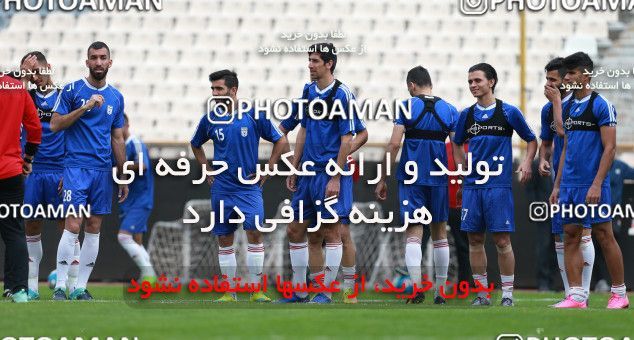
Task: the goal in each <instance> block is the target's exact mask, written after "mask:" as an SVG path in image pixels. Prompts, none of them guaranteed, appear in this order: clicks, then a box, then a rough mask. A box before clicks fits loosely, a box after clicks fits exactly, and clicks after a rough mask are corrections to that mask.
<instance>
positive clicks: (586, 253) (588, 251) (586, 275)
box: [581, 227, 594, 296]
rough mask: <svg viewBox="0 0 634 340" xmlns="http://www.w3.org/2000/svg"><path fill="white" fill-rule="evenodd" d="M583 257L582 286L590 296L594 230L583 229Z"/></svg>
mask: <svg viewBox="0 0 634 340" xmlns="http://www.w3.org/2000/svg"><path fill="white" fill-rule="evenodd" d="M581 256H582V257H583V269H582V270H581V286H582V287H583V290H585V291H586V292H587V293H588V296H589V295H590V282H591V281H592V268H594V243H593V242H592V228H585V227H584V228H583V232H582V234H581Z"/></svg>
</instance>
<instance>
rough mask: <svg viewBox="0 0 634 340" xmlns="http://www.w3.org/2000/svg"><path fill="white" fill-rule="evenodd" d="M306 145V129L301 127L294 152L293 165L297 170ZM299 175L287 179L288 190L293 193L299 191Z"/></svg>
mask: <svg viewBox="0 0 634 340" xmlns="http://www.w3.org/2000/svg"><path fill="white" fill-rule="evenodd" d="M305 143H306V128H305V127H303V126H301V127H300V128H299V132H298V133H297V138H295V150H294V152H293V159H292V164H293V167H294V168H295V169H299V163H300V162H301V160H302V154H303V153H304V144H305ZM296 185H297V175H290V176H288V177H287V178H286V188H287V189H288V190H290V191H292V192H295V191H296V190H297V186H296Z"/></svg>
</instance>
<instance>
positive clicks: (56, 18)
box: [42, 12, 105, 31]
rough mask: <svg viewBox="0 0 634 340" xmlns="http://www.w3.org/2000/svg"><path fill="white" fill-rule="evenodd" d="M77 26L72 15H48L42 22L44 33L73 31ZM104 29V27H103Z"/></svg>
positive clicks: (62, 13)
mask: <svg viewBox="0 0 634 340" xmlns="http://www.w3.org/2000/svg"><path fill="white" fill-rule="evenodd" d="M76 24H77V20H76V18H75V16H74V15H72V14H68V13H64V12H61V13H49V14H48V15H47V16H46V17H45V20H44V26H43V27H42V29H43V30H44V31H55V30H60V29H62V30H64V31H73V30H75V26H76ZM104 28H105V26H104Z"/></svg>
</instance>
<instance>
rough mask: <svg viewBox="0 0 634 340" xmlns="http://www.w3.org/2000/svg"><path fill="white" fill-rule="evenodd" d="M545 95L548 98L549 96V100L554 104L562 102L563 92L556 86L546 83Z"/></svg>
mask: <svg viewBox="0 0 634 340" xmlns="http://www.w3.org/2000/svg"><path fill="white" fill-rule="evenodd" d="M544 96H546V98H548V101H549V102H551V103H553V104H556V103H560V102H561V92H560V91H559V89H558V88H556V87H553V86H548V85H545V86H544Z"/></svg>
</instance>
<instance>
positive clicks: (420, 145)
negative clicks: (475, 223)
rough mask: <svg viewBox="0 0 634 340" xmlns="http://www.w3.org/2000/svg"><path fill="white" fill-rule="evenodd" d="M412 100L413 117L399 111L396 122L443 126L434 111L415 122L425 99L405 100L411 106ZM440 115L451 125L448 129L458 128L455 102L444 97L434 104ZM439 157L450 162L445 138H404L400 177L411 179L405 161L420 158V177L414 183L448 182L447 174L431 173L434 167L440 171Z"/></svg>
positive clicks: (423, 127) (435, 128) (434, 128)
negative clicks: (433, 174)
mask: <svg viewBox="0 0 634 340" xmlns="http://www.w3.org/2000/svg"><path fill="white" fill-rule="evenodd" d="M408 102H411V118H410V119H407V118H406V117H405V115H404V114H403V112H398V114H397V117H396V119H395V120H394V124H395V125H403V126H405V128H406V129H411V128H416V129H420V130H432V131H442V130H443V129H442V126H441V125H440V124H439V123H438V121H437V120H436V118H434V115H433V114H431V113H430V112H427V113H425V116H424V117H423V118H422V119H421V120H420V121H419V122H418V124H416V126H415V127H414V126H412V124H413V123H414V122H415V121H416V120H417V119H418V118H419V117H420V115H421V114H423V112H422V111H423V108H424V106H425V103H424V102H423V100H421V99H420V98H418V97H412V98H410V99H407V100H404V101H403V105H402V106H403V107H410V106H409V105H410V104H408ZM434 108H435V110H436V113H437V114H438V117H439V118H440V119H441V120H442V122H443V123H444V124H445V125H446V126H447V127H448V128H449V131H448V132H452V131H454V129H455V125H456V120H457V119H458V110H457V109H456V108H455V107H454V106H453V105H451V104H449V103H447V102H446V101H444V100H442V99H440V100H438V101H437V102H436V104H435V106H434ZM435 159H439V160H440V161H441V162H442V164H444V165H445V167H446V166H447V149H446V146H445V142H444V141H440V140H433V139H407V138H405V140H404V141H403V150H402V151H401V160H400V162H399V167H398V172H397V174H396V178H397V179H398V180H399V181H404V180H406V179H409V177H410V176H409V175H408V174H407V173H406V172H405V164H406V163H407V162H408V161H414V162H416V164H417V166H418V177H417V179H416V182H414V183H413V184H414V185H431V186H447V185H448V184H449V182H448V181H447V176H446V175H444V176H431V175H430V172H431V171H438V170H440V167H439V166H438V165H436V162H435Z"/></svg>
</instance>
